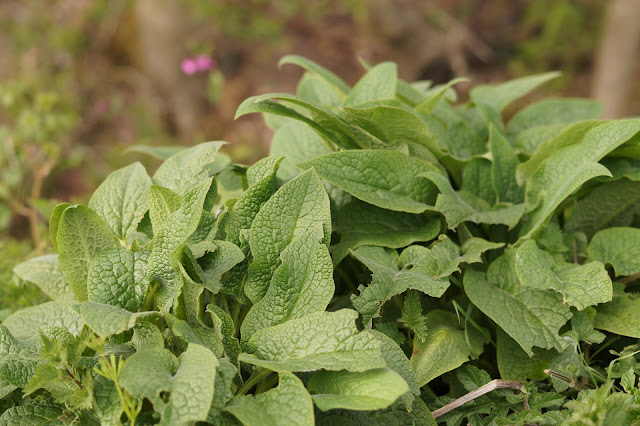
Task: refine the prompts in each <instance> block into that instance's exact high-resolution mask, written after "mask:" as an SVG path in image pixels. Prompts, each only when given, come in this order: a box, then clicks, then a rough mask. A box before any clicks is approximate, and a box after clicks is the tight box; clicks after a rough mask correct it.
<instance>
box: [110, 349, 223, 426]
mask: <svg viewBox="0 0 640 426" xmlns="http://www.w3.org/2000/svg"><path fill="white" fill-rule="evenodd" d="M217 366H218V360H217V359H216V357H215V356H214V355H213V353H211V351H210V350H209V349H206V348H204V347H203V346H200V345H194V344H190V345H189V346H187V350H186V351H185V352H183V353H182V355H180V357H179V358H176V357H175V355H173V354H172V353H171V352H170V351H168V350H167V349H147V350H143V351H140V352H137V353H135V354H133V355H132V356H131V357H129V358H128V359H127V361H126V362H125V363H124V366H123V367H122V372H121V374H120V383H121V384H122V386H124V388H125V389H126V390H127V391H129V392H130V393H132V394H133V395H138V396H142V397H145V398H148V399H149V400H150V401H151V402H152V403H153V406H154V408H155V409H156V411H157V412H158V413H160V415H161V417H162V420H161V424H162V425H181V424H187V423H190V422H196V421H204V420H206V418H207V415H208V413H209V407H211V402H212V400H213V387H214V383H215V375H216V367H217ZM165 393H166V395H165V397H166V398H167V400H165V399H163V394H165Z"/></svg>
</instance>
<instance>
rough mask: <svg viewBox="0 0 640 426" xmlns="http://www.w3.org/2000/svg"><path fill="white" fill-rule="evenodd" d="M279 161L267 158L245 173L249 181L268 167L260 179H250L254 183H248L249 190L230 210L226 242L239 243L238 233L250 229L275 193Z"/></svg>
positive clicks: (226, 227) (280, 159) (226, 226)
mask: <svg viewBox="0 0 640 426" xmlns="http://www.w3.org/2000/svg"><path fill="white" fill-rule="evenodd" d="M281 161H282V158H278V159H276V158H275V157H267V158H264V159H262V160H260V161H259V162H258V163H256V164H254V165H253V166H251V167H250V168H249V170H248V171H247V178H248V179H249V178H250V177H251V176H253V175H254V174H256V171H257V170H258V169H262V168H265V167H268V166H270V167H268V168H269V171H268V172H266V171H265V172H263V173H262V174H263V175H264V176H260V179H251V180H252V181H253V180H256V181H255V182H249V188H247V190H246V191H245V192H244V193H243V194H242V195H241V196H240V198H238V200H237V201H236V202H235V204H234V205H233V207H232V208H231V211H230V212H229V216H228V219H227V222H226V224H225V229H226V231H227V240H228V241H231V242H232V243H234V244H238V243H239V242H240V231H241V230H243V229H249V228H251V223H252V222H253V220H254V219H255V217H256V215H257V214H258V212H259V211H260V209H261V208H262V206H263V205H264V203H266V202H267V200H269V198H271V196H272V195H273V194H274V193H275V192H276V189H277V186H276V172H277V170H278V165H279V164H280V162H281Z"/></svg>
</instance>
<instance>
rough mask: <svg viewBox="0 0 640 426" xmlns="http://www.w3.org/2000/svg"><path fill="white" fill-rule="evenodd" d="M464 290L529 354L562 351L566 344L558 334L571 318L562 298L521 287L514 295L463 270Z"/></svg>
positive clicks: (481, 275) (473, 301) (554, 294)
mask: <svg viewBox="0 0 640 426" xmlns="http://www.w3.org/2000/svg"><path fill="white" fill-rule="evenodd" d="M464 289H465V292H466V293H467V296H468V297H469V299H470V300H471V302H472V303H473V304H474V305H475V306H477V307H478V309H480V310H481V311H482V312H483V313H484V314H485V315H487V316H488V317H489V318H491V319H492V320H493V321H495V322H496V324H498V326H500V327H501V328H502V329H503V330H504V331H505V332H506V333H507V334H508V335H509V336H511V337H512V338H513V339H514V340H515V341H516V342H518V344H519V345H520V346H521V347H522V349H524V350H525V352H527V353H528V354H529V356H532V355H533V351H532V348H533V347H534V346H537V347H541V348H547V349H549V348H555V349H557V350H562V349H564V347H565V345H566V342H565V341H564V340H563V339H562V338H561V337H560V336H559V335H558V331H559V330H560V327H562V326H563V325H564V324H565V323H566V322H567V321H568V320H569V318H571V311H570V310H569V306H568V305H565V304H563V303H562V296H560V295H559V294H557V293H552V292H549V291H543V290H536V289H532V288H528V287H521V288H518V289H517V290H516V292H515V293H514V294H511V293H508V292H506V291H504V290H502V289H500V288H498V287H496V286H495V285H493V284H491V283H489V282H488V281H487V280H486V278H485V277H484V274H483V273H481V272H477V271H467V273H466V274H465V276H464Z"/></svg>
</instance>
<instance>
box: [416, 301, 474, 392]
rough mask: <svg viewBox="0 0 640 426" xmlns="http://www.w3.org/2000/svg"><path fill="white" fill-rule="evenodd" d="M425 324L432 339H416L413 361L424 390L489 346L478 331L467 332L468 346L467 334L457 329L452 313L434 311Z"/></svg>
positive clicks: (468, 330) (469, 330) (428, 315)
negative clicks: (436, 379) (485, 346)
mask: <svg viewBox="0 0 640 426" xmlns="http://www.w3.org/2000/svg"><path fill="white" fill-rule="evenodd" d="M425 322H426V326H427V330H428V332H429V335H428V336H427V338H426V339H425V340H424V341H423V340H421V339H418V338H415V339H413V352H412V354H411V359H410V362H411V366H412V367H413V370H414V371H415V373H416V377H417V380H418V386H420V387H422V386H424V385H426V384H427V383H429V382H430V381H431V380H433V379H435V378H436V377H438V376H440V375H442V374H444V373H446V372H447V371H451V370H453V369H454V368H458V367H459V366H461V365H462V364H464V363H465V362H467V361H468V360H469V359H471V358H472V357H477V356H478V355H480V354H481V353H482V351H483V348H482V347H483V345H484V343H485V338H484V337H483V336H482V335H481V334H480V333H479V332H478V331H477V330H475V329H467V332H468V337H469V340H468V343H467V338H466V337H465V331H464V330H461V329H460V327H459V326H457V325H456V323H457V322H458V321H457V319H456V316H455V315H454V314H452V313H450V312H445V311H440V310H434V311H431V312H429V313H428V314H427V315H426V321H425ZM469 345H470V346H469Z"/></svg>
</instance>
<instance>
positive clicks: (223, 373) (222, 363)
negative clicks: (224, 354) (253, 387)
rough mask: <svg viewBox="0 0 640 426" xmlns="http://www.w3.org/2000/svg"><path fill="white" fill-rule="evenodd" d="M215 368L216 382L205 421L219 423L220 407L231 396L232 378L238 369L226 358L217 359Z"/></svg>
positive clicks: (220, 419) (220, 418)
mask: <svg viewBox="0 0 640 426" xmlns="http://www.w3.org/2000/svg"><path fill="white" fill-rule="evenodd" d="M218 362H219V365H218V368H217V369H216V382H215V386H214V388H213V401H212V402H211V408H210V409H209V415H208V416H207V422H209V423H213V424H220V423H221V421H222V409H223V408H224V406H225V405H226V404H227V402H228V401H230V400H231V398H232V397H233V391H232V389H231V387H232V385H233V380H234V378H235V377H236V375H237V374H238V369H237V368H236V367H235V366H234V365H233V364H232V363H231V362H229V360H228V359H226V358H221V359H219V360H218Z"/></svg>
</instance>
